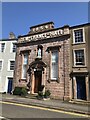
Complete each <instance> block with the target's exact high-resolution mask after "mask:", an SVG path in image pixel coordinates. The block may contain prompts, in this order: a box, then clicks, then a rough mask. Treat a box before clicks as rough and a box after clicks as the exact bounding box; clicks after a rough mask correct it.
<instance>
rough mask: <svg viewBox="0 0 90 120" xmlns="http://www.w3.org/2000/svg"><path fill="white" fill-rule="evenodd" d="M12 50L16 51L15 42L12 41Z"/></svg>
mask: <svg viewBox="0 0 90 120" xmlns="http://www.w3.org/2000/svg"><path fill="white" fill-rule="evenodd" d="M12 51H13V52H16V45H15V43H13V48H12Z"/></svg>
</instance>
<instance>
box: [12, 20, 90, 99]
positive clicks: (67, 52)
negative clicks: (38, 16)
mask: <svg viewBox="0 0 90 120" xmlns="http://www.w3.org/2000/svg"><path fill="white" fill-rule="evenodd" d="M89 33H90V24H89V23H88V24H83V25H77V26H72V27H70V26H69V25H64V26H63V27H60V28H54V23H53V22H47V23H44V24H39V25H35V26H32V27H30V31H29V33H28V34H27V35H22V36H19V37H18V42H17V53H16V65H15V72H14V81H13V82H14V83H13V85H14V87H15V86H19V87H27V89H28V90H29V91H30V93H31V94H37V93H38V92H39V91H40V90H41V88H43V92H44V91H45V90H47V89H49V90H50V92H51V97H52V98H55V99H63V100H72V99H74V100H78V99H82V100H87V101H89V100H90V94H89V93H90V87H89V86H90V85H89V84H90V64H89V63H90V62H89V61H90V60H89V58H90V55H89V45H90V40H89Z"/></svg>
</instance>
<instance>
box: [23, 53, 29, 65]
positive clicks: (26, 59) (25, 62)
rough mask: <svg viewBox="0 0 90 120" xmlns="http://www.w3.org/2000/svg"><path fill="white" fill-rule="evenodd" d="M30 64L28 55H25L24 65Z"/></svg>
mask: <svg viewBox="0 0 90 120" xmlns="http://www.w3.org/2000/svg"><path fill="white" fill-rule="evenodd" d="M27 63H28V54H24V63H23V64H27Z"/></svg>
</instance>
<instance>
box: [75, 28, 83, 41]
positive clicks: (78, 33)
mask: <svg viewBox="0 0 90 120" xmlns="http://www.w3.org/2000/svg"><path fill="white" fill-rule="evenodd" d="M74 36H75V43H78V42H83V29H79V30H75V31H74Z"/></svg>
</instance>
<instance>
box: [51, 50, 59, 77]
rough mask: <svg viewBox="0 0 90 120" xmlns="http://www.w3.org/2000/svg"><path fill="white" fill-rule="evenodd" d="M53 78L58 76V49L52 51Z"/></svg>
mask: <svg viewBox="0 0 90 120" xmlns="http://www.w3.org/2000/svg"><path fill="white" fill-rule="evenodd" d="M51 65H52V66H51V79H57V78H58V51H53V52H52V57H51Z"/></svg>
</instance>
